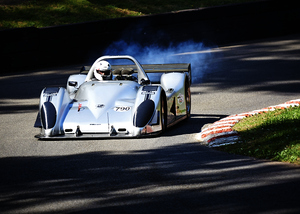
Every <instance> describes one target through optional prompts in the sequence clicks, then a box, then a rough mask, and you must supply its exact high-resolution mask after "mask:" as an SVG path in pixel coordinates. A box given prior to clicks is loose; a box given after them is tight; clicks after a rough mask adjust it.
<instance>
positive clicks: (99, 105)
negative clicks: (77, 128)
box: [96, 104, 105, 108]
mask: <svg viewBox="0 0 300 214" xmlns="http://www.w3.org/2000/svg"><path fill="white" fill-rule="evenodd" d="M104 106H105V105H104V104H98V105H96V108H104Z"/></svg>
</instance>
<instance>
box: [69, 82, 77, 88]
mask: <svg viewBox="0 0 300 214" xmlns="http://www.w3.org/2000/svg"><path fill="white" fill-rule="evenodd" d="M68 84H69V86H72V87H75V86H77V82H76V81H69V82H68Z"/></svg>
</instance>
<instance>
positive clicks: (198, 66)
mask: <svg viewBox="0 0 300 214" xmlns="http://www.w3.org/2000/svg"><path fill="white" fill-rule="evenodd" d="M212 48H216V47H206V46H205V45H204V43H201V42H200V43H197V42H194V41H191V40H190V41H186V42H181V43H177V44H174V43H170V44H169V45H168V46H167V47H166V46H159V45H157V44H153V45H147V46H143V45H141V44H139V43H137V42H133V41H131V42H126V41H125V40H119V41H116V42H113V43H112V44H111V45H109V46H108V47H107V48H106V50H105V51H104V54H105V55H131V56H133V57H134V58H136V59H137V60H138V61H139V62H140V63H141V64H164V63H191V68H192V83H201V82H202V79H203V76H204V75H205V74H206V73H209V72H211V71H213V70H214V69H215V68H216V64H215V63H212V60H213V59H214V57H215V54H216V53H217V52H216V51H210V50H211V49H212Z"/></svg>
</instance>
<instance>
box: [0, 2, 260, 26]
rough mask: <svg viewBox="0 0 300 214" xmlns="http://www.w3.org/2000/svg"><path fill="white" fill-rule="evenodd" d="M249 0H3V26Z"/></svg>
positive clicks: (0, 7) (0, 14)
mask: <svg viewBox="0 0 300 214" xmlns="http://www.w3.org/2000/svg"><path fill="white" fill-rule="evenodd" d="M247 1H251V0H198V1H194V0H165V1H161V0H152V1H149V0H122V1H119V0H109V1H108V0H51V1H49V0H0V30H1V29H9V28H21V27H46V26H55V25H63V24H71V23H80V22H87V21H95V20H102V19H112V18H120V17H129V16H141V15H145V14H158V13H165V12H171V11H177V10H184V9H193V8H199V7H207V6H215V5H223V4H230V3H240V2H247ZM252 1H254V0H252Z"/></svg>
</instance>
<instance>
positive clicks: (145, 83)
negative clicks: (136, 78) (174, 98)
mask: <svg viewBox="0 0 300 214" xmlns="http://www.w3.org/2000/svg"><path fill="white" fill-rule="evenodd" d="M141 82H142V85H149V84H150V83H151V82H150V80H145V79H141Z"/></svg>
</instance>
